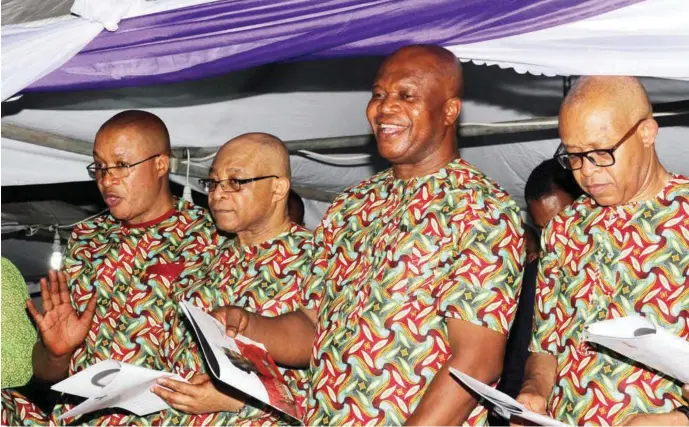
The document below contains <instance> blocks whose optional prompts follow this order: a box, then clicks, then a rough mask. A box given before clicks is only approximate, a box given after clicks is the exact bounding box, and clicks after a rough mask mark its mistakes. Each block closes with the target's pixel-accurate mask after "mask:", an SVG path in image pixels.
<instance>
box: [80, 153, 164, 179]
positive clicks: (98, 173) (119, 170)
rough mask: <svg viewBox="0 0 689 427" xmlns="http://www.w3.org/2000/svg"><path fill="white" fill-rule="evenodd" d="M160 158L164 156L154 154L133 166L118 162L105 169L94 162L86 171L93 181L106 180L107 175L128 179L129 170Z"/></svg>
mask: <svg viewBox="0 0 689 427" xmlns="http://www.w3.org/2000/svg"><path fill="white" fill-rule="evenodd" d="M158 156H162V154H154V155H152V156H151V157H147V158H145V159H143V160H141V161H140V162H136V163H132V164H131V165H130V164H128V163H123V162H118V163H117V165H115V166H106V167H103V166H101V165H99V164H98V163H96V162H93V163H91V164H90V165H88V166H86V170H87V171H88V173H89V176H90V177H91V179H96V180H98V179H104V178H105V175H106V174H108V175H110V176H111V177H112V178H117V179H121V178H126V177H128V176H129V173H130V171H129V170H130V169H131V168H133V167H134V166H137V165H140V164H141V163H144V162H147V161H149V160H151V159H155V158H156V157H158Z"/></svg>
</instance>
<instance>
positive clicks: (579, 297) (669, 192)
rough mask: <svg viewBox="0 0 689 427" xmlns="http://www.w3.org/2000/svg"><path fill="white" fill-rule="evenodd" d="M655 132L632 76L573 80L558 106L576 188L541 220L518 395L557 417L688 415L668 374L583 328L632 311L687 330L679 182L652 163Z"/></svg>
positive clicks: (686, 222) (688, 219) (687, 261)
mask: <svg viewBox="0 0 689 427" xmlns="http://www.w3.org/2000/svg"><path fill="white" fill-rule="evenodd" d="M657 133H658V124H657V123H656V121H655V120H654V119H653V114H652V110H651V104H650V102H649V100H648V96H647V95H646V92H645V90H644V88H643V86H642V85H641V84H640V82H639V81H638V80H637V79H635V78H632V77H598V76H591V77H584V78H581V79H579V81H577V83H576V84H575V86H574V87H573V88H572V89H571V91H570V92H569V94H568V95H567V97H566V98H565V100H564V102H563V104H562V108H561V110H560V136H561V138H562V145H561V147H560V148H559V149H558V151H557V154H556V158H557V159H558V161H559V162H560V163H561V164H562V166H563V167H565V168H566V169H570V170H572V171H573V172H574V177H575V179H576V181H577V182H578V183H579V185H580V186H581V188H582V189H583V190H584V191H585V192H586V193H587V196H585V197H581V198H579V199H578V200H577V201H575V202H574V203H573V204H571V205H570V206H568V207H567V208H565V209H564V210H563V211H562V212H560V213H559V214H558V215H556V216H555V218H553V220H551V221H550V222H549V223H548V225H547V227H546V228H545V231H544V235H543V239H542V248H543V251H544V253H545V256H544V257H543V258H542V259H541V264H540V267H539V275H538V281H537V290H536V302H537V303H536V314H535V323H534V336H533V340H532V343H531V355H530V356H529V359H528V361H527V366H526V374H525V378H526V380H525V382H524V385H523V388H522V390H521V393H520V395H519V397H518V400H519V401H521V402H522V403H524V404H526V405H527V406H529V407H530V408H531V409H533V410H535V411H537V412H541V413H545V412H548V413H549V414H550V415H552V416H554V417H556V418H558V419H560V420H561V421H564V422H565V423H567V424H575V425H583V424H606V425H621V424H625V425H689V418H688V417H687V414H688V413H689V408H687V407H686V406H685V407H683V408H682V407H681V405H682V403H681V402H682V397H681V396H682V390H681V385H680V384H678V383H677V382H676V381H673V380H671V379H670V378H668V377H666V376H663V375H661V374H659V373H658V372H656V371H654V370H652V369H650V368H648V367H646V366H643V365H641V364H638V363H633V362H631V361H630V360H629V359H626V358H624V357H621V356H620V355H618V354H616V353H614V352H612V351H609V350H607V349H605V348H604V347H601V346H596V345H591V344H588V343H587V342H585V340H584V336H583V334H584V330H585V328H586V326H587V325H590V324H592V323H594V322H597V321H601V320H606V319H613V318H618V317H622V316H634V315H642V316H645V317H647V318H648V319H649V320H651V321H652V322H653V323H654V324H657V325H659V326H661V327H663V328H666V329H668V330H669V331H670V332H671V333H673V334H676V335H678V336H680V337H682V338H684V339H689V310H688V308H689V293H687V292H686V289H687V285H689V275H688V273H687V272H688V271H689V257H687V256H686V255H687V253H689V234H688V233H687V229H688V228H687V227H689V208H687V206H689V180H687V178H686V177H683V176H680V175H676V174H672V173H669V172H667V171H666V170H665V168H663V166H662V165H661V163H660V161H659V160H658V156H657V154H656V150H655V140H656V135H657Z"/></svg>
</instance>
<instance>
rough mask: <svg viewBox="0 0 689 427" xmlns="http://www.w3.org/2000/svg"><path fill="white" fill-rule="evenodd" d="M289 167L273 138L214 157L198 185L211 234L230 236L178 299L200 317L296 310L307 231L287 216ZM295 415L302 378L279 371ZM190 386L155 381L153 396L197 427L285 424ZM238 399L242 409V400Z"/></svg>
mask: <svg viewBox="0 0 689 427" xmlns="http://www.w3.org/2000/svg"><path fill="white" fill-rule="evenodd" d="M290 176H291V172H290V164H289V153H288V152H287V148H286V147H285V145H284V144H283V143H282V141H280V140H279V139H278V138H277V137H275V136H273V135H269V134H265V133H249V134H244V135H240V136H238V137H236V138H234V139H232V140H230V141H228V142H227V143H226V144H225V145H223V146H222V148H221V149H220V150H219V151H218V154H217V155H216V157H215V160H214V161H213V165H212V167H211V169H210V174H209V178H208V179H205V180H202V182H203V184H204V185H205V187H206V191H208V204H209V206H210V208H211V212H212V214H213V218H214V219H215V223H216V225H217V227H218V229H220V230H222V231H224V232H227V233H232V234H233V235H235V236H236V237H234V238H233V239H230V240H228V241H227V242H226V243H225V244H224V245H223V246H222V247H221V249H220V251H219V254H218V256H217V257H216V258H215V259H214V260H213V262H212V263H211V265H210V266H209V268H208V271H207V272H205V273H204V274H203V279H202V280H201V281H200V282H198V283H196V284H194V285H192V286H190V288H189V289H188V290H187V291H186V292H185V299H186V300H189V301H192V302H193V303H194V304H196V305H197V306H199V307H202V308H204V309H205V310H208V311H210V310H212V309H214V308H216V307H220V306H227V305H236V306H240V307H244V308H246V309H247V310H249V311H251V312H255V313H259V314H261V315H263V316H277V315H279V314H283V313H287V312H291V311H295V310H297V309H299V303H300V298H299V289H300V285H301V284H302V280H303V279H304V277H305V276H306V275H307V274H308V268H309V265H310V262H311V254H312V250H311V248H312V246H311V232H310V231H308V230H307V229H305V228H304V227H302V226H301V225H299V224H295V223H294V222H293V221H292V220H291V219H290V217H289V215H288V206H287V204H288V198H289V193H290ZM282 372H283V374H284V375H285V377H286V380H287V383H288V386H289V387H290V388H291V390H292V393H293V394H294V395H295V400H296V402H295V403H296V404H297V406H298V408H297V410H298V412H299V414H301V412H303V410H302V408H301V405H302V404H303V403H304V397H305V388H306V384H307V383H306V381H305V372H304V371H299V370H293V369H283V370H282ZM198 374H199V375H197V376H196V377H195V378H194V379H193V380H192V384H184V383H181V382H178V381H173V380H162V381H160V385H162V386H165V387H167V388H169V389H170V390H172V391H167V390H165V389H164V388H160V387H157V388H155V389H154V392H155V393H157V394H158V395H159V396H161V397H162V398H163V399H165V400H166V401H168V402H169V403H170V405H171V406H172V407H174V408H176V409H179V410H180V411H184V412H186V413H188V414H198V415H199V417H196V418H189V419H187V418H180V419H179V422H178V424H179V425H187V424H190V421H189V420H194V421H199V420H202V421H201V422H200V423H201V424H203V425H232V426H237V425H240V426H241V425H267V424H269V425H276V424H285V422H286V421H287V420H285V419H284V418H283V417H279V416H277V415H276V413H275V412H274V411H271V410H267V409H266V408H265V407H263V406H262V405H257V404H256V401H254V400H249V399H245V398H243V397H242V396H239V395H238V394H237V393H235V395H234V397H236V398H237V399H234V398H232V397H231V396H230V394H229V393H230V391H229V390H226V389H224V391H227V392H228V394H226V393H224V392H222V391H219V390H217V389H216V387H215V386H214V384H213V382H212V381H211V380H210V378H209V376H208V375H207V374H202V373H201V372H198ZM242 400H245V401H246V404H245V403H244V402H243V401H242Z"/></svg>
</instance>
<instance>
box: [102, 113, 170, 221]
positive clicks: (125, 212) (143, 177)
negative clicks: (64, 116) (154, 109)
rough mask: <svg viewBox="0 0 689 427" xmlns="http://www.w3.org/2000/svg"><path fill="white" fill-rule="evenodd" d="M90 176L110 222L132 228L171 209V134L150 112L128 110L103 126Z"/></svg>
mask: <svg viewBox="0 0 689 427" xmlns="http://www.w3.org/2000/svg"><path fill="white" fill-rule="evenodd" d="M88 170H89V174H90V175H91V177H92V178H94V179H95V180H96V183H97V184H98V190H99V191H100V193H101V195H102V196H103V200H104V201H105V204H106V205H108V208H109V209H110V213H111V214H112V216H114V217H115V218H117V219H119V220H120V221H124V222H126V223H129V224H132V225H136V224H141V223H145V222H148V221H152V220H155V219H157V218H160V217H161V216H163V215H164V214H165V213H166V212H169V211H170V210H171V209H172V208H173V206H174V199H173V197H172V192H171V191H170V182H169V178H168V172H169V170H170V134H169V133H168V130H167V127H166V126H165V124H164V123H163V121H162V120H161V119H160V118H159V117H158V116H156V115H155V114H152V113H149V112H146V111H139V110H128V111H123V112H121V113H118V114H116V115H115V116H113V117H112V118H110V119H109V120H108V121H107V122H105V123H104V124H103V125H102V126H101V127H100V129H99V130H98V132H97V133H96V139H95V142H94V145H93V163H92V164H91V165H89V167H88Z"/></svg>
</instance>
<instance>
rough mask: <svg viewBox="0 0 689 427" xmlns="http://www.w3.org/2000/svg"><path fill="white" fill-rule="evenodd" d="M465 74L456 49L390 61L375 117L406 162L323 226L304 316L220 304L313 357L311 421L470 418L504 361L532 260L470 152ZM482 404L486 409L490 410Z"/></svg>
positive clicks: (298, 354)
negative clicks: (465, 155)
mask: <svg viewBox="0 0 689 427" xmlns="http://www.w3.org/2000/svg"><path fill="white" fill-rule="evenodd" d="M461 90H462V72H461V68H460V67H459V64H458V62H457V59H456V58H455V57H454V55H453V54H452V53H450V52H449V51H447V50H445V49H442V48H439V47H434V46H410V47H406V48H403V49H401V50H399V51H397V52H396V53H394V54H393V55H392V56H390V57H389V58H387V59H386V60H385V61H384V63H383V64H382V66H381V68H380V70H379V72H378V75H377V77H376V80H375V83H374V85H373V91H372V96H371V100H370V101H369V104H368V108H367V116H368V119H369V122H370V124H371V127H372V129H373V132H374V133H375V136H376V141H377V144H378V151H379V152H380V154H381V155H382V156H383V157H385V158H386V159H387V160H389V161H390V163H392V168H391V169H389V170H386V171H384V172H381V173H379V174H377V175H375V176H373V177H372V178H370V179H368V180H366V181H364V182H363V183H361V184H359V185H357V186H355V187H353V188H351V189H348V190H346V191H345V192H344V193H343V194H342V195H340V196H339V197H338V198H337V199H336V200H335V201H334V203H333V204H332V206H331V207H330V208H329V210H328V212H327V213H326V215H325V218H324V219H323V221H322V222H321V224H320V225H319V226H318V228H317V229H316V231H315V234H314V260H313V262H312V265H311V272H310V274H309V276H308V277H307V278H306V279H305V281H304V285H303V295H302V296H303V301H302V304H303V306H302V308H301V309H300V310H299V311H296V312H293V313H288V314H286V315H282V316H278V317H277V318H270V319H268V318H265V317H261V316H257V315H255V314H250V313H247V312H246V311H242V310H238V309H236V308H234V309H233V308H228V309H223V310H218V311H217V312H216V313H215V314H216V315H217V316H218V318H219V319H220V320H222V321H223V322H225V325H226V327H227V330H228V333H230V334H234V333H236V332H240V333H242V334H245V335H247V336H249V337H252V338H255V339H257V340H258V341H260V342H263V343H264V344H265V345H266V347H267V349H268V351H269V352H270V353H271V354H272V355H273V357H274V358H275V360H276V361H277V362H278V363H282V364H285V365H289V366H302V367H306V366H309V365H310V368H311V369H310V374H311V376H310V384H311V390H310V393H309V399H308V403H307V412H306V416H305V417H304V420H303V421H304V422H305V423H306V424H307V425H345V424H349V425H400V424H403V423H407V424H420V425H457V424H461V423H462V422H464V421H465V420H467V419H470V422H476V421H477V420H479V418H480V417H482V416H483V415H484V412H481V411H480V410H478V411H476V414H475V415H474V416H473V417H471V418H470V414H471V413H472V411H473V410H474V408H475V407H476V404H477V402H476V400H474V398H473V397H472V396H471V395H470V394H469V393H468V392H467V391H466V390H465V389H464V388H462V387H461V386H460V385H459V384H458V383H457V382H456V381H455V380H454V379H453V378H452V377H451V376H450V373H449V367H451V366H452V367H455V368H457V369H459V370H461V371H463V372H466V373H468V374H469V375H471V376H473V377H475V378H478V379H479V380H481V381H483V382H485V383H494V382H495V381H496V380H497V379H498V376H499V375H500V371H501V368H502V360H503V354H504V349H505V342H506V335H507V332H508V330H509V327H510V324H511V322H512V319H513V316H514V313H515V311H516V307H515V298H516V296H517V294H518V292H519V288H520V281H521V276H522V263H523V258H524V241H523V229H522V222H521V219H520V215H519V209H518V208H517V206H516V204H515V203H514V202H513V201H512V199H511V198H510V197H509V196H508V195H507V194H506V193H505V192H504V191H503V190H502V189H501V188H500V187H499V186H498V185H497V184H496V183H495V182H493V181H491V180H490V179H489V178H487V177H486V176H485V175H483V174H482V173H481V172H479V171H478V170H476V169H475V168H474V167H473V166H471V165H470V164H469V163H467V162H466V161H464V160H462V159H460V158H458V154H457V137H456V135H457V130H456V125H457V118H458V117H459V112H460V108H461V99H460V96H461ZM476 409H479V408H476Z"/></svg>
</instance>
